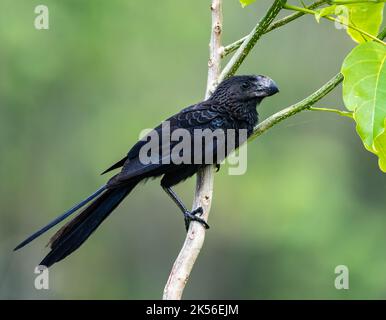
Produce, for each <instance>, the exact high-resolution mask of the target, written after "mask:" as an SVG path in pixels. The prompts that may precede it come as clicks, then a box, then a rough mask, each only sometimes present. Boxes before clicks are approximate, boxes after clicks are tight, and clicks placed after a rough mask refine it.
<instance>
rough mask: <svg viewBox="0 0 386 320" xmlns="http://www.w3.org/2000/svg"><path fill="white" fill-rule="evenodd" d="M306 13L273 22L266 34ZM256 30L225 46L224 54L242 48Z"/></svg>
mask: <svg viewBox="0 0 386 320" xmlns="http://www.w3.org/2000/svg"><path fill="white" fill-rule="evenodd" d="M327 2H328V0H321V1H317V2H315V3H313V4H311V5H310V6H308V7H307V8H308V9H316V8H318V7H320V6H322V5H323V4H325V3H327ZM304 15H305V12H295V13H293V14H290V15H288V16H286V17H284V18H283V19H280V20H278V21H276V22H274V23H272V24H271V25H270V26H269V27H268V28H267V30H265V32H264V34H266V33H268V32H271V31H273V30H275V29H278V28H280V27H282V26H284V25H286V24H287V23H290V22H291V21H294V20H296V19H298V18H300V17H302V16H304ZM253 31H254V30H252V31H251V32H250V33H249V35H246V36H245V37H243V38H241V39H239V40H237V41H235V42H233V43H231V44H230V45H227V46H226V47H224V48H223V52H222V56H223V57H225V56H227V55H229V54H231V53H232V52H234V51H236V50H237V49H238V48H240V46H241V45H242V44H243V42H244V41H245V39H247V38H248V36H250V35H251V33H252V32H253Z"/></svg>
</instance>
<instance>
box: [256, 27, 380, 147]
mask: <svg viewBox="0 0 386 320" xmlns="http://www.w3.org/2000/svg"><path fill="white" fill-rule="evenodd" d="M377 37H378V39H380V40H383V39H384V38H385V37H386V27H384V28H383V29H382V31H381V32H380V33H379V34H378V36H377ZM342 81H343V75H342V74H341V73H338V74H337V75H336V76H335V77H333V78H332V79H330V80H329V81H328V82H326V83H325V84H324V85H323V86H322V87H320V88H319V89H318V90H317V91H315V92H314V93H312V94H311V95H309V96H308V97H306V98H305V99H303V100H302V101H299V102H298V103H295V104H293V105H292V106H289V107H287V108H285V109H283V110H281V111H279V112H277V113H275V114H274V115H272V116H270V117H269V118H267V119H265V120H264V121H263V122H260V123H259V124H258V125H257V126H256V127H255V129H254V131H253V134H252V135H251V137H250V138H249V141H251V140H253V139H255V138H256V137H258V136H260V135H262V134H263V133H264V132H265V131H267V130H268V129H270V128H272V127H273V126H274V125H276V124H278V123H279V122H281V121H283V120H284V119H287V118H289V117H291V116H293V115H295V114H297V113H299V112H300V111H303V110H306V109H310V107H311V106H313V105H314V104H315V103H316V102H318V101H319V100H320V99H322V98H323V97H324V96H325V95H326V94H328V93H329V92H330V91H331V90H332V89H334V88H335V87H336V86H337V85H339V84H340V83H341V82H342Z"/></svg>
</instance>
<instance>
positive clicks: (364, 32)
mask: <svg viewBox="0 0 386 320" xmlns="http://www.w3.org/2000/svg"><path fill="white" fill-rule="evenodd" d="M283 8H284V9H288V10H293V11H298V12H304V13H308V14H312V15H317V14H318V13H317V12H316V11H314V10H311V9H307V8H301V7H297V6H293V5H289V4H284V5H283ZM322 18H324V19H327V20H330V21H334V22H337V23H340V24H342V25H344V26H346V27H348V28H350V29H353V30H355V31H358V32H359V33H361V34H363V35H365V36H367V37H369V38H370V39H372V40H373V41H376V42H378V43H380V44H383V45H384V46H386V43H385V42H383V41H382V40H380V39H378V38H377V37H375V36H373V35H372V34H370V33H368V32H366V31H364V30H361V29H359V28H357V27H355V26H353V25H352V24H350V23H345V22H343V21H340V20H338V19H336V18H333V17H330V16H323V17H322Z"/></svg>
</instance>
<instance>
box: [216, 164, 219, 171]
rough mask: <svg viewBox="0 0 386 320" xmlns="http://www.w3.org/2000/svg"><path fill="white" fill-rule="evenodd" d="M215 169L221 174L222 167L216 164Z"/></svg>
mask: <svg viewBox="0 0 386 320" xmlns="http://www.w3.org/2000/svg"><path fill="white" fill-rule="evenodd" d="M215 167H216V172H219V171H220V165H219V164H216V165H215Z"/></svg>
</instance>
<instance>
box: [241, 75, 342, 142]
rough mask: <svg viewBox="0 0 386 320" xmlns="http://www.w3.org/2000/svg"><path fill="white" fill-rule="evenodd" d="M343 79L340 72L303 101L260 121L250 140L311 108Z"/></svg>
mask: <svg viewBox="0 0 386 320" xmlns="http://www.w3.org/2000/svg"><path fill="white" fill-rule="evenodd" d="M342 80H343V75H342V74H341V73H338V74H337V75H336V76H335V77H333V78H332V79H330V80H329V81H328V82H327V83H325V84H324V85H323V86H322V87H320V88H319V89H318V90H316V91H315V92H314V93H312V94H311V95H309V96H308V97H307V98H305V99H303V100H302V101H299V102H298V103H295V104H293V105H292V106H289V107H287V108H285V109H283V110H280V111H279V112H277V113H275V114H274V115H272V116H270V117H269V118H267V119H265V120H264V121H263V122H261V123H259V124H258V125H257V126H256V127H255V129H254V131H253V134H252V135H251V137H250V138H249V140H253V139H255V138H256V137H258V136H260V135H262V134H263V133H264V132H265V131H267V130H268V129H270V128H272V127H273V126H274V125H276V124H278V123H279V122H281V121H283V120H284V119H287V118H288V117H290V116H293V115H294V114H296V113H299V112H300V111H303V110H305V109H308V108H310V107H311V106H312V105H314V104H315V103H316V102H317V101H319V100H320V99H322V98H323V97H324V96H325V95H326V94H328V93H329V92H330V91H331V90H332V89H334V88H335V87H336V86H337V85H338V84H339V83H341V82H342Z"/></svg>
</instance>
